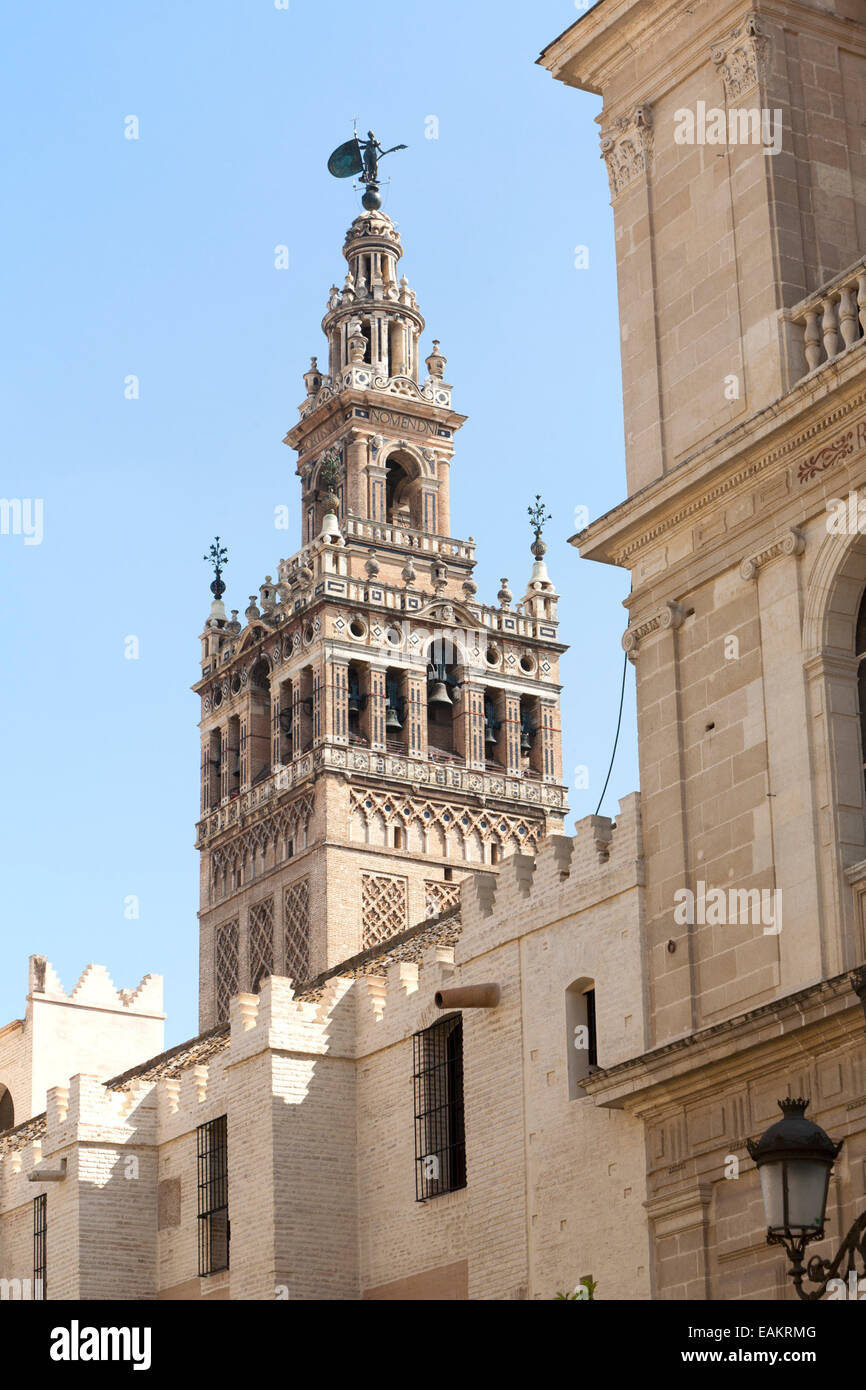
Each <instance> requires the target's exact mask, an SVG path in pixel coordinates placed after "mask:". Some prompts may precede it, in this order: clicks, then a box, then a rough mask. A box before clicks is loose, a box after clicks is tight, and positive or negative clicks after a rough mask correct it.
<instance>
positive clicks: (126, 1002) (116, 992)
mask: <svg viewBox="0 0 866 1390" xmlns="http://www.w3.org/2000/svg"><path fill="white" fill-rule="evenodd" d="M27 993H28V997H29V998H31V999H33V998H35V997H36V996H40V997H42V998H44V999H48V1000H51V1001H52V1002H54V1003H59V1002H64V1001H65V1002H67V1003H70V1004H77V1005H79V1007H83V1008H98V1009H123V1010H125V1011H126V1012H128V1013H135V1014H146V1015H154V1016H158V1017H164V1015H163V1012H162V976H161V975H145V976H144V977H143V979H142V980H141V981H140V982H139V984H138V985H136V987H135V989H117V988H115V985H114V983H113V981H112V979H111V976H110V975H109V973H108V971H107V970H106V968H105V966H104V965H95V964H91V965H86V966H85V967H84V970H83V971H82V972H81V974H80V975H79V977H78V981H77V983H76V985H75V987H74V988H73V989H72V990H71V992H70V993H69V994H67V993H66V991H65V990H64V988H63V985H62V984H61V981H60V978H59V976H58V974H57V972H56V971H55V969H54V967H53V965H52V964H51V962H50V961H49V960H46V958H45V957H44V956H31V957H30V963H29V971H28V990H27Z"/></svg>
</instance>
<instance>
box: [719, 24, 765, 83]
mask: <svg viewBox="0 0 866 1390" xmlns="http://www.w3.org/2000/svg"><path fill="white" fill-rule="evenodd" d="M769 46H770V41H769V39H768V38H767V35H766V34H765V33H764V31H763V29H762V28H761V26H760V24H759V22H758V17H757V15H754V14H751V13H750V14H747V15H746V16H745V17H744V18H743V19H742V20H741V22H740V23H739V24H738V25H737V27H736V28H735V29H732V30H731V31H730V33H729V34H728V35H726V37H725V38H723V39H722V40H721V41H720V42H719V43H717V44H714V45H713V47H712V48H711V49H710V57H711V58H712V60H713V62H714V63H715V65H716V68H717V69H718V73H719V76H720V77H721V79H722V82H723V84H724V88H725V96H726V98H727V100H728V101H736V100H737V99H738V98H739V97H740V96H742V94H743V92H748V91H750V90H751V88H752V87H756V86H758V84H759V83H760V82H761V81H762V79H763V77H764V74H765V73H766V70H767V53H768V50H769Z"/></svg>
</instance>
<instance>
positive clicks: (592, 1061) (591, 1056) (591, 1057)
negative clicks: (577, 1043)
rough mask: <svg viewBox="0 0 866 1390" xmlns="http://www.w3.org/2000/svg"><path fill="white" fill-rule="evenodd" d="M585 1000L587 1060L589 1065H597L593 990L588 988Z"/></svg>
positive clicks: (596, 1035)
mask: <svg viewBox="0 0 866 1390" xmlns="http://www.w3.org/2000/svg"><path fill="white" fill-rule="evenodd" d="M583 997H584V999H585V1000H586V1026H587V1029H588V1031H589V1043H588V1046H587V1059H586V1060H587V1062H588V1063H589V1065H590V1066H591V1067H597V1066H598V1034H597V1032H596V1028H595V990H594V989H588V990H586V991H585V993H584V996H583Z"/></svg>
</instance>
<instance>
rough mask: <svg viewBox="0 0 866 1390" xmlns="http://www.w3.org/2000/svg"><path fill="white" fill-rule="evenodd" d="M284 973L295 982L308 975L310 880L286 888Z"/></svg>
mask: <svg viewBox="0 0 866 1390" xmlns="http://www.w3.org/2000/svg"><path fill="white" fill-rule="evenodd" d="M284 913H285V916H284V919H283V921H284V926H285V942H286V972H285V973H286V975H287V976H288V978H289V979H290V980H291V981H292V982H293V983H294V984H295V985H299V984H303V982H304V981H305V980H308V979H309V977H310V880H309V879H308V878H302V879H301V881H300V882H299V883H293V884H291V885H290V887H288V888H287V889H286V896H285V902H284Z"/></svg>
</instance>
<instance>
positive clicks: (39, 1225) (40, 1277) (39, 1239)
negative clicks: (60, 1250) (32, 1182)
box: [33, 1192, 48, 1300]
mask: <svg viewBox="0 0 866 1390" xmlns="http://www.w3.org/2000/svg"><path fill="white" fill-rule="evenodd" d="M47 1275H48V1198H47V1196H46V1195H45V1193H44V1192H43V1193H42V1195H41V1197H34V1199H33V1297H34V1299H36V1300H44V1299H45V1298H46V1297H47V1294H46V1291H45V1286H46V1279H47Z"/></svg>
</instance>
